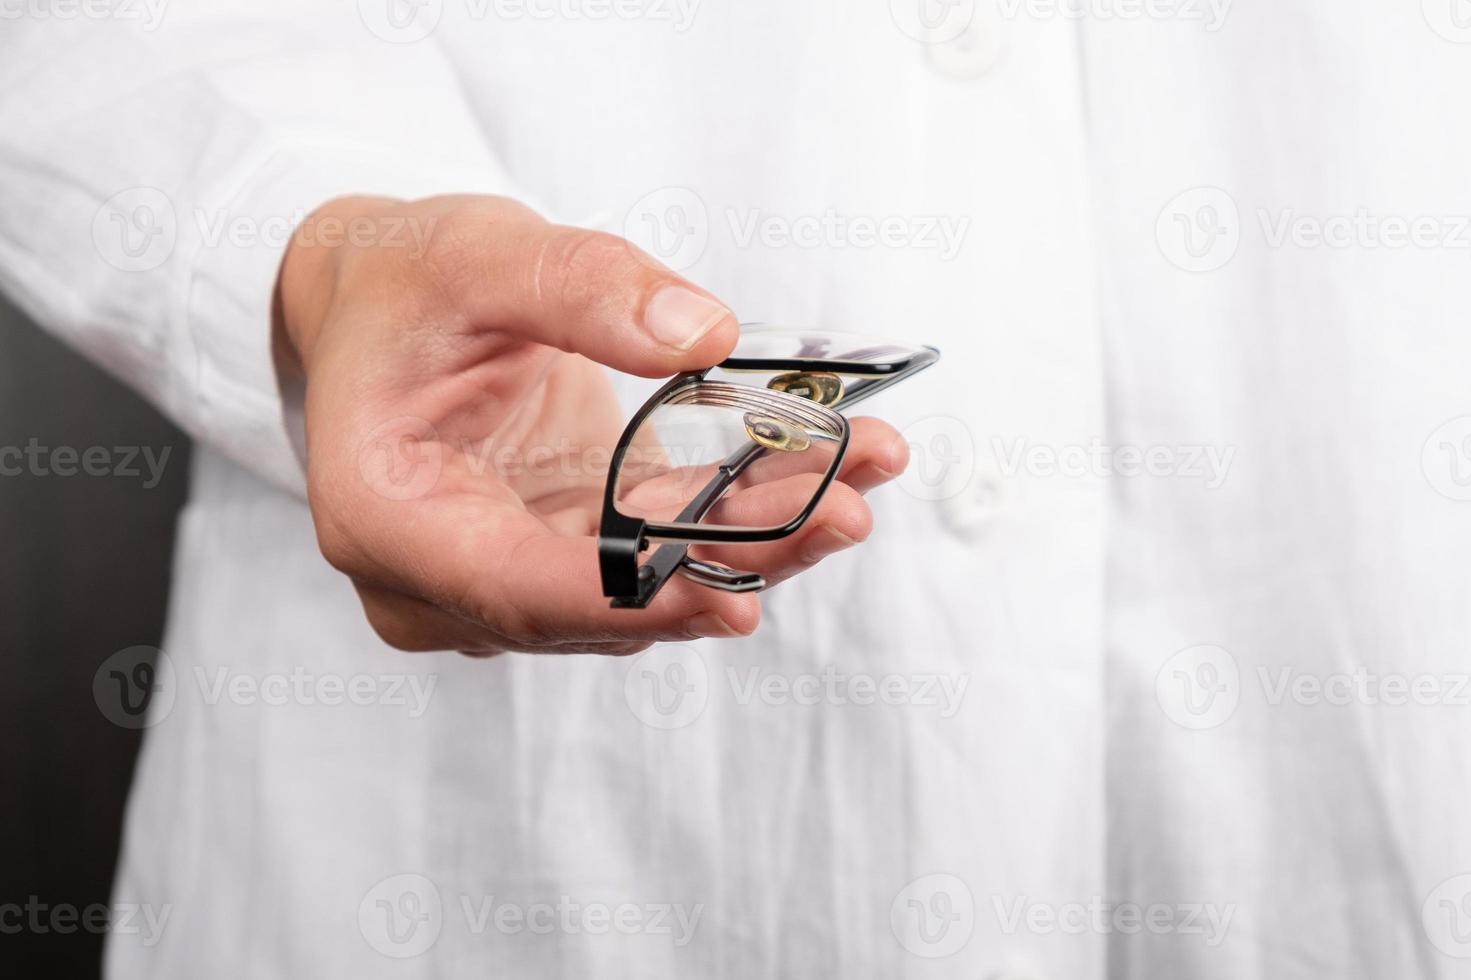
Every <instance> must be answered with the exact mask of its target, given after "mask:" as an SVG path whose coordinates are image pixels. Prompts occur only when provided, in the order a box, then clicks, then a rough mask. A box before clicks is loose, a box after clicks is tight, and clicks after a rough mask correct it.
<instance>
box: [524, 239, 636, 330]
mask: <svg viewBox="0 0 1471 980" xmlns="http://www.w3.org/2000/svg"><path fill="white" fill-rule="evenodd" d="M630 261H631V257H630V255H629V251H628V246H627V243H626V242H624V240H623V239H621V238H619V237H618V236H616V235H610V234H608V233H606V232H601V231H593V230H591V229H587V228H562V229H558V230H557V231H556V232H555V233H553V234H551V235H549V236H547V238H546V240H545V241H544V242H543V243H542V248H541V253H540V254H539V255H538V256H537V260H536V263H535V270H536V271H535V273H534V275H535V282H534V289H535V294H536V295H537V296H538V297H540V298H541V299H542V300H543V301H546V302H551V303H554V304H556V305H557V306H559V307H561V308H563V309H572V310H586V309H590V308H592V307H594V306H595V305H597V304H598V303H599V302H600V301H602V300H603V299H604V298H605V297H606V296H607V295H608V294H609V292H610V289H611V288H612V287H616V286H617V285H619V284H622V283H627V282H632V281H633V279H634V278H635V272H634V270H633V269H632V268H631V267H630Z"/></svg>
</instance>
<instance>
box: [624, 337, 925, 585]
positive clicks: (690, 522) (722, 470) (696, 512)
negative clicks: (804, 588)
mask: <svg viewBox="0 0 1471 980" xmlns="http://www.w3.org/2000/svg"><path fill="white" fill-rule="evenodd" d="M939 357H940V352H939V351H938V350H936V349H935V348H933V347H923V348H915V349H905V350H904V356H902V357H899V358H895V359H891V360H884V361H861V360H846V359H842V358H824V357H780V358H776V357H770V358H768V357H731V358H728V359H727V360H725V361H722V362H721V363H720V364H718V365H716V367H717V368H720V369H722V370H725V371H732V372H742V371H749V372H760V373H763V374H767V373H786V372H804V373H807V372H810V373H824V374H838V375H844V376H849V377H856V378H858V379H859V380H858V381H856V382H854V383H852V384H849V385H846V386H845V388H844V391H843V394H842V396H841V397H840V398H839V399H838V400H837V401H835V402H834V403H833V404H831V405H828V406H822V407H824V408H826V409H830V410H831V411H832V412H833V414H834V415H837V417H838V418H839V419H840V420H842V423H843V424H842V429H841V435H840V437H839V445H838V448H837V451H836V452H835V453H834V456H833V459H832V463H831V465H830V466H829V467H828V469H827V472H825V473H824V474H823V476H822V480H821V482H820V484H819V486H818V488H817V490H816V492H814V493H813V494H812V497H811V499H809V500H808V502H807V504H806V506H804V507H803V509H802V511H801V512H800V513H799V514H797V515H796V516H795V517H793V518H792V519H791V520H790V521H788V522H787V523H785V524H783V525H781V526H779V527H772V528H732V527H715V526H711V527H701V526H700V525H699V521H700V520H702V519H703V518H704V517H705V515H706V514H708V513H709V511H710V510H711V508H713V507H714V506H715V504H716V503H718V502H719V501H720V499H721V497H722V496H724V494H725V492H726V491H727V490H729V489H730V487H731V485H732V484H734V482H735V480H736V479H737V478H738V477H739V476H740V474H741V473H742V472H744V470H745V468H746V467H747V466H749V465H750V464H751V463H752V462H754V461H755V460H756V459H759V458H760V457H761V456H762V455H764V454H765V453H766V452H768V451H769V450H767V449H766V448H764V447H762V446H760V445H759V444H757V443H754V442H753V443H750V444H748V445H747V446H746V447H745V448H744V449H741V450H738V451H737V452H736V453H733V454H732V455H731V456H730V457H728V458H727V459H726V460H725V461H724V462H722V463H721V464H720V467H719V469H718V471H717V473H716V476H715V477H713V478H712V479H711V480H710V482H709V483H707V484H706V485H705V487H704V488H703V489H702V490H701V491H700V492H699V493H698V494H696V495H695V497H694V499H692V500H691V501H690V503H689V504H688V505H686V506H685V508H684V510H682V511H681V512H680V513H679V515H678V517H677V518H676V519H675V520H674V521H673V522H671V523H663V522H654V521H648V520H646V519H644V518H639V517H631V516H629V515H627V514H624V513H623V512H621V511H620V510H618V507H617V503H616V488H617V483H618V473H619V468H620V467H621V465H622V462H623V459H624V456H625V455H626V454H627V452H628V449H629V447H630V445H631V444H632V442H633V438H634V435H635V434H636V433H637V432H638V430H639V428H640V427H641V426H642V425H643V423H644V422H645V421H646V420H647V419H648V417H649V416H650V415H652V414H653V412H654V411H655V410H656V409H658V408H659V407H660V406H661V405H664V404H666V403H668V402H669V401H670V400H671V398H672V397H673V396H674V395H675V394H676V393H679V392H682V391H684V390H686V389H687V388H691V387H697V386H700V385H702V384H707V383H710V384H715V383H716V382H707V375H708V374H709V373H710V371H712V370H714V369H715V368H710V369H707V370H704V371H695V372H689V373H686V374H681V375H679V376H677V377H675V378H672V379H671V380H670V381H669V382H668V383H667V384H665V385H664V386H663V387H662V388H660V389H659V391H657V392H656V393H655V394H654V395H653V397H651V398H650V399H649V400H648V401H647V402H645V403H644V404H643V406H642V407H641V408H640V409H639V410H638V412H636V413H635V414H634V416H633V418H632V419H631V420H629V423H628V425H627V426H626V427H625V428H624V430H623V434H622V436H621V437H620V438H619V440H618V445H617V447H616V448H615V449H614V451H613V456H612V459H611V460H610V462H609V469H608V481H607V487H606V489H605V491H604V494H603V515H602V522H601V526H600V530H599V534H598V565H599V570H600V572H601V576H602V584H603V594H604V595H605V596H607V597H609V598H610V599H612V606H613V608H615V609H642V608H644V607H646V606H648V604H649V603H650V602H652V601H653V599H654V596H656V595H657V594H658V593H659V590H660V589H662V588H663V587H664V584H665V583H666V582H668V581H669V579H670V578H671V577H672V576H673V575H674V573H675V572H678V571H681V570H683V571H684V573H685V574H686V575H687V576H689V577H690V578H692V579H694V580H695V581H697V582H699V583H701V584H703V585H707V586H709V587H712V588H718V589H723V590H726V591H730V592H750V591H755V590H757V589H761V588H765V585H766V583H765V581H764V580H763V579H762V578H761V576H760V575H756V574H754V573H751V572H741V571H737V570H734V569H728V568H723V567H721V566H719V565H714V564H711V563H708V562H703V561H700V560H699V559H697V558H694V557H691V556H690V554H689V549H690V546H691V545H695V544H726V543H753V542H761V541H777V540H780V539H781V538H784V537H787V536H788V535H791V534H793V533H795V532H796V531H797V530H798V529H800V528H801V527H802V525H803V524H805V523H806V522H807V519H808V518H809V517H811V516H812V513H813V511H815V510H816V509H817V505H818V503H819V502H820V501H821V500H822V497H823V494H825V493H826V492H827V488H828V487H829V486H830V485H831V484H832V481H833V480H834V479H835V478H836V476H837V473H838V469H839V468H840V467H841V466H842V462H843V456H844V454H845V453H846V451H847V448H848V439H849V429H848V425H847V420H846V419H844V418H843V417H842V415H841V413H840V412H839V411H838V409H840V408H846V407H847V406H849V405H852V404H854V403H856V402H858V401H861V400H863V399H864V398H868V397H871V396H872V395H875V394H877V393H878V392H880V391H882V390H883V389H885V388H888V387H890V386H892V385H894V384H897V383H898V382H900V381H903V380H904V379H906V378H908V377H910V376H911V375H914V374H916V373H918V372H920V371H922V370H924V369H925V368H927V367H930V366H931V365H932V364H934V363H935V362H936V361H937V360H939ZM753 387H754V386H753ZM756 390H758V391H764V392H766V393H767V394H768V395H771V396H775V397H777V398H778V399H794V400H795V401H796V402H798V403H801V406H802V408H804V409H806V410H809V411H810V410H811V408H812V406H813V405H816V404H818V403H816V402H810V401H808V400H806V399H804V398H802V397H800V396H798V395H791V394H786V393H784V392H776V391H770V390H769V389H764V388H763V389H756ZM653 542H659V543H660V546H659V547H658V548H657V549H656V550H655V551H654V553H653V554H652V555H650V556H649V558H648V560H647V561H645V562H643V563H642V564H640V563H639V560H638V559H639V555H641V554H642V553H643V552H644V551H645V550H646V549H647V548H648V547H649V545H650V544H651V543H653Z"/></svg>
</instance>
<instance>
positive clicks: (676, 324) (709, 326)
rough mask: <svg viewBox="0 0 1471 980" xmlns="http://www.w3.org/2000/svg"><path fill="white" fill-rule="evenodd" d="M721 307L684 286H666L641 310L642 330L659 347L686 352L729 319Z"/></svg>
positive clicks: (727, 312) (726, 311) (723, 307)
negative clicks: (721, 322)
mask: <svg viewBox="0 0 1471 980" xmlns="http://www.w3.org/2000/svg"><path fill="white" fill-rule="evenodd" d="M731 315H732V314H731V312H730V310H728V309H726V308H725V306H724V304H722V303H718V302H716V301H715V300H713V299H711V298H710V297H708V296H702V295H701V294H699V293H697V292H695V291H694V290H692V289H686V288H685V287H684V286H677V285H671V286H665V287H664V288H663V289H661V290H659V291H658V292H657V293H655V294H654V296H653V298H652V299H650V300H649V303H648V305H647V306H645V307H644V326H645V327H646V328H648V331H649V333H651V334H653V335H654V337H655V338H656V339H657V340H658V341H659V342H660V343H661V344H666V345H668V346H670V347H673V348H675V349H676V350H689V349H690V348H691V347H693V346H695V345H696V344H698V343H699V342H700V338H701V337H703V336H705V334H707V333H709V332H710V331H711V330H713V329H714V328H715V325H716V324H717V323H719V322H720V321H722V320H724V319H725V318H726V317H728V316H731Z"/></svg>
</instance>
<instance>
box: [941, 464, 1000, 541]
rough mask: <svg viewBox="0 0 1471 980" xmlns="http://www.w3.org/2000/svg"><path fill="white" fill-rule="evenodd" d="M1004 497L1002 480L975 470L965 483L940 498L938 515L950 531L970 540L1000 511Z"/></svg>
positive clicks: (989, 524)
mask: <svg viewBox="0 0 1471 980" xmlns="http://www.w3.org/2000/svg"><path fill="white" fill-rule="evenodd" d="M1006 498H1007V488H1006V484H1004V483H1002V482H1001V481H1000V480H998V479H997V478H996V477H995V476H994V475H993V474H990V473H986V472H984V471H980V470H978V471H977V472H976V474H975V476H974V477H973V478H972V479H971V481H970V484H969V485H968V486H966V487H965V488H964V489H962V490H961V491H960V492H959V493H957V494H955V495H953V496H950V497H946V498H944V499H942V500H941V501H940V515H941V518H942V519H943V520H944V522H945V526H946V527H948V528H949V529H950V530H951V531H952V532H953V533H954V534H956V535H958V536H960V537H962V538H966V539H968V540H974V539H976V538H978V537H980V536H981V535H982V534H983V533H984V532H985V531H986V529H987V528H989V527H990V526H991V524H992V523H993V522H994V521H995V520H996V518H997V517H999V516H1000V515H1001V513H1002V511H1003V510H1004V509H1005V508H1006V502H1007V501H1006Z"/></svg>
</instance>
